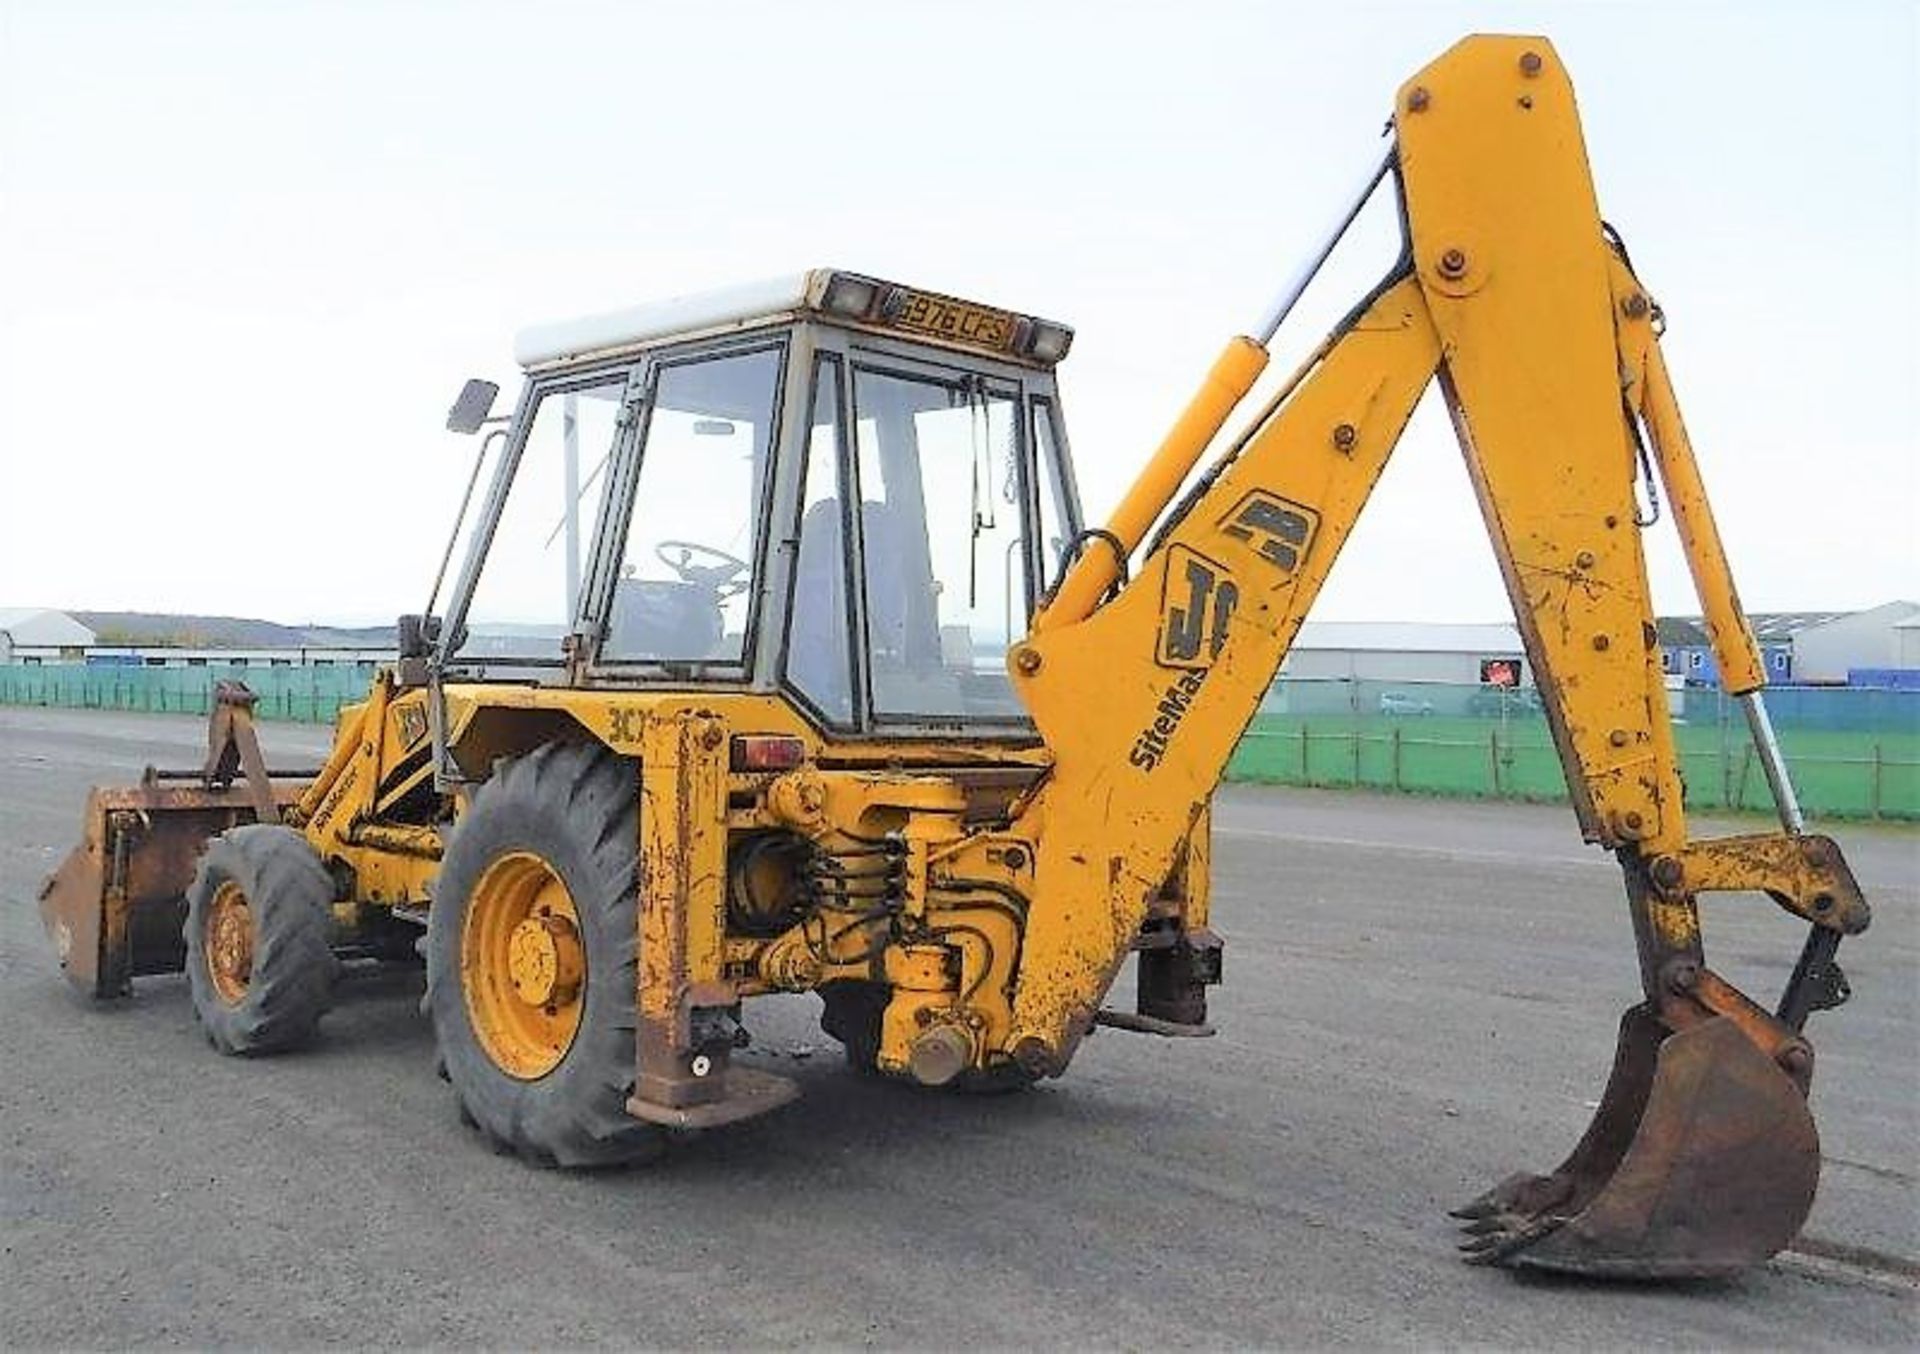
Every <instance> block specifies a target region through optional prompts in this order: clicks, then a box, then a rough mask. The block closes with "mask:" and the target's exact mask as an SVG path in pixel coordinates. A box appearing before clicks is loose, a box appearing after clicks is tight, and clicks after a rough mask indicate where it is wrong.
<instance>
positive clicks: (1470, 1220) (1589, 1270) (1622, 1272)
mask: <svg viewBox="0 0 1920 1354" xmlns="http://www.w3.org/2000/svg"><path fill="white" fill-rule="evenodd" d="M1819 1178H1820V1138H1819V1134H1818V1133H1817V1132H1816V1131H1815V1129H1814V1126H1813V1116H1812V1115H1811V1114H1810V1113H1808V1111H1807V1102H1806V1095H1805V1093H1804V1092H1803V1091H1802V1090H1801V1088H1800V1086H1799V1085H1798V1084H1797V1083H1796V1082H1795V1081H1794V1080H1793V1079H1792V1078H1791V1077H1789V1076H1788V1075H1787V1074H1786V1073H1785V1072H1784V1071H1782V1070H1781V1069H1780V1068H1779V1066H1777V1065H1776V1064H1775V1063H1774V1061H1773V1060H1772V1059H1771V1058H1769V1057H1768V1056H1767V1055H1766V1054H1765V1053H1763V1052H1762V1051H1761V1050H1760V1049H1758V1048H1756V1047H1755V1046H1754V1044H1753V1043H1752V1042H1751V1041H1750V1040H1749V1039H1748V1038H1747V1037H1746V1036H1745V1035H1744V1034H1742V1033H1741V1032H1740V1029H1739V1027H1738V1026H1736V1025H1735V1024H1734V1023H1733V1021H1731V1020H1728V1019H1726V1018H1725V1017H1722V1016H1715V1017H1711V1018H1708V1019H1706V1020H1703V1021H1702V1022H1701V1023H1699V1024H1697V1025H1693V1026H1690V1027H1689V1028H1687V1029H1685V1030H1681V1031H1679V1032H1677V1033H1676V1032H1670V1031H1669V1029H1668V1027H1667V1026H1666V1025H1665V1024H1664V1023H1663V1022H1662V1021H1661V1020H1660V1019H1659V1018H1658V1017H1656V1016H1655V1015H1654V1014H1653V1013H1652V1012H1651V1011H1649V1010H1648V1009H1647V1008H1646V1007H1644V1006H1636V1007H1634V1008H1632V1009H1631V1010H1629V1011H1628V1012H1627V1013H1626V1015H1625V1017H1624V1018H1623V1019H1622V1020H1621V1022H1620V1043H1619V1046H1618V1049H1617V1051H1616V1052H1615V1055H1614V1064H1613V1073H1612V1075H1611V1076H1610V1077H1609V1078H1608V1081H1607V1089H1606V1093H1605V1095H1603V1096H1602V1098H1601V1101H1600V1108H1599V1109H1598V1110H1597V1111H1596V1112H1595V1114H1594V1118H1593V1122H1592V1123H1591V1124H1590V1125H1589V1126H1588V1128H1587V1131H1586V1134H1585V1136H1584V1137H1582V1138H1581V1139H1580V1143H1579V1145H1578V1146H1576V1147H1575V1148H1574V1149H1573V1154H1572V1155H1571V1156H1569V1157H1568V1158H1567V1159H1566V1161H1564V1162H1563V1163H1561V1165H1560V1168H1559V1169H1558V1170H1556V1171H1555V1172H1553V1174H1551V1175H1546V1176H1533V1175H1517V1176H1513V1177H1512V1178H1510V1179H1508V1180H1505V1181H1502V1182H1501V1183H1500V1184H1498V1185H1496V1186H1495V1187H1494V1188H1493V1189H1491V1190H1488V1191H1487V1192H1486V1193H1485V1194H1483V1195H1481V1196H1480V1197H1479V1198H1477V1199H1475V1200H1473V1201H1472V1202H1471V1203H1469V1204H1467V1205H1466V1206H1465V1207H1463V1208H1461V1209H1458V1210H1456V1212H1455V1216H1456V1217H1460V1218H1464V1219H1466V1220H1467V1223H1466V1230H1467V1232H1468V1233H1469V1239H1468V1240H1467V1241H1466V1242H1465V1243H1464V1244H1463V1245H1462V1249H1463V1250H1465V1251H1466V1252H1467V1253H1468V1258H1469V1259H1471V1260H1475V1261H1478V1262H1481V1263H1488V1264H1501V1265H1509V1266H1514V1267H1528V1268H1533V1269H1546V1270H1557V1271H1561V1272H1564V1273H1571V1274H1588V1275H1597V1276H1602V1277H1608V1278H1623V1279H1656V1278H1658V1279H1666V1278H1705V1277H1712V1276H1719V1275H1727V1274H1733V1273H1735V1272H1737V1271H1739V1270H1742V1269H1746V1268H1748V1267H1749V1266H1752V1265H1755V1264H1758V1263H1760V1262H1761V1261H1763V1260H1765V1259H1767V1258H1768V1257H1769V1256H1771V1255H1773V1254H1774V1253H1775V1252H1776V1251H1778V1250H1780V1249H1781V1248H1782V1247H1784V1246H1785V1245H1787V1243H1788V1242H1790V1241H1792V1240H1793V1238H1794V1236H1795V1235H1796V1234H1797V1233H1798V1232H1799V1230H1800V1225H1801V1223H1802V1222H1804V1221H1805V1220H1806V1216H1807V1210H1808V1209H1809V1208H1811V1207H1812V1206H1813V1194H1814V1187H1815V1185H1816V1184H1817V1183H1818V1182H1819Z"/></svg>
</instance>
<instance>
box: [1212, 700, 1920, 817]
mask: <svg viewBox="0 0 1920 1354" xmlns="http://www.w3.org/2000/svg"><path fill="white" fill-rule="evenodd" d="M1669 695H1670V701H1669V708H1670V710H1671V713H1672V716H1673V720H1674V728H1673V731H1674V742H1675V745H1676V747H1677V748H1678V751H1679V755H1680V770H1681V776H1682V778H1683V780H1684V782H1685V785H1686V794H1687V804H1688V805H1689V806H1690V807H1693V808H1735V809H1751V810H1757V811H1771V809H1772V807H1773V801H1772V798H1771V796H1770V795H1769V793H1768V790H1767V781H1766V775H1765V773H1764V772H1763V771H1762V769H1761V766H1760V762H1759V759H1758V757H1757V755H1756V754H1755V753H1754V750H1753V745H1752V743H1751V742H1750V741H1749V740H1748V737H1747V724H1746V716H1745V714H1744V713H1743V712H1742V710H1741V709H1740V705H1739V702H1738V701H1737V700H1735V699H1734V698H1733V697H1731V696H1728V695H1727V694H1726V693H1724V692H1722V691H1718V690H1714V689H1710V688H1704V687H1702V688H1688V689H1685V690H1681V691H1674V692H1671V693H1669ZM1767 709H1768V711H1769V713H1770V714H1771V715H1772V717H1773V722H1774V725H1775V728H1776V729H1777V731H1778V733H1779V736H1780V745H1781V748H1782V750H1783V751H1784V752H1785V754H1786V757H1787V763H1788V765H1789V767H1790V768H1791V770H1792V773H1793V781H1794V786H1795V788H1796V790H1797V791H1798V792H1799V795H1800V799H1801V802H1802V805H1803V806H1804V807H1805V808H1806V810H1807V811H1808V812H1809V813H1813V814H1819V815H1824V816H1827V817H1840V818H1890V819H1906V820H1920V691H1892V690H1874V689H1859V688H1853V687H1781V688H1775V689H1771V690H1769V691H1768V692H1767ZM1227 776H1228V778H1229V779H1231V780H1241V781H1259V782H1265V783H1268V784H1279V785H1316V786H1341V787H1356V786H1357V787H1365V788H1369V789H1378V790H1404V791H1411V792H1414V793H1420V794H1438V795H1458V796H1471V797H1476V798H1488V799H1534V800H1564V799H1565V798H1566V797H1567V786H1566V775H1565V773H1564V772H1563V771H1562V769H1561V766H1560V756H1559V753H1558V752H1557V751H1556V750H1555V748H1554V745H1553V735H1552V734H1551V732H1550V731H1549V730H1548V728H1547V721H1546V716H1545V714H1544V713H1543V712H1542V711H1541V708H1540V703H1539V699H1538V697H1537V696H1536V695H1535V694H1534V693H1533V692H1532V691H1531V690H1519V691H1503V690H1501V689H1499V688H1493V687H1485V686H1476V685H1464V686H1463V685H1456V684H1452V683H1432V682H1390V683H1389V682H1370V681H1346V680H1328V681H1321V680H1294V679H1282V680H1281V681H1279V682H1276V683H1275V684H1274V687H1273V690H1272V691H1270V692H1269V693H1268V694H1267V698H1266V699H1265V700H1264V701H1262V702H1261V707H1260V712H1259V714H1258V715H1256V716H1255V717H1254V721H1253V724H1252V726H1251V727H1250V728H1249V729H1248V730H1247V734H1246V737H1244V738H1243V739H1242V740H1241V742H1240V747H1239V749H1238V750H1237V751H1236V752H1235V753H1234V757H1233V760H1232V762H1231V763H1230V764H1229V766H1228V769H1227Z"/></svg>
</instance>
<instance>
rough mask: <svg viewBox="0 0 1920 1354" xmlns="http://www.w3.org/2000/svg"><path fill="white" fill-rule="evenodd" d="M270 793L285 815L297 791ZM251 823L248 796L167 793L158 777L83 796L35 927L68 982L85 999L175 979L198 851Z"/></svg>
mask: <svg viewBox="0 0 1920 1354" xmlns="http://www.w3.org/2000/svg"><path fill="white" fill-rule="evenodd" d="M272 794H273V802H274V804H275V806H276V807H277V808H280V809H284V808H285V807H286V806H288V805H290V804H292V803H293V802H294V801H295V800H296V799H297V798H298V795H299V788H298V786H295V785H289V784H285V783H274V784H273V785H272ZM256 816H257V815H256V809H255V805H254V801H253V796H252V793H251V792H250V791H249V790H248V789H246V788H243V787H240V786H228V787H226V788H225V789H209V788H207V787H206V786H203V785H168V784H165V783H164V781H163V779H162V778H161V777H160V776H159V775H149V776H147V777H146V778H145V779H143V780H142V781H141V783H140V784H139V785H135V786H123V787H117V788H113V789H96V790H94V791H93V792H92V793H91V794H90V795H88V796H87V807H86V820H85V826H84V829H83V834H82V837H81V841H80V845H79V846H77V847H75V848H74V849H73V851H72V852H71V853H69V855H68V856H67V858H66V860H65V861H64V862H62V864H61V865H60V868H59V869H57V870H56V871H54V873H53V874H52V875H51V876H50V877H49V878H48V879H47V881H46V883H45V884H43V885H42V886H41V889H40V919H41V922H42V923H43V924H44V925H45V927H46V930H47V935H48V937H49V938H50V939H51V940H52V941H53V945H54V950H55V952H56V953H57V954H58V955H59V959H60V967H61V968H62V969H63V970H64V971H65V972H66V975H67V977H68V979H69V980H70V981H71V982H72V983H73V984H74V985H75V986H76V987H78V988H80V989H81V990H82V991H84V992H87V993H89V994H90V995H92V996H96V997H117V996H124V995H126V993H127V992H128V991H129V990H130V986H131V983H132V980H133V979H135V978H138V977H143V976H145V975H147V974H151V973H176V972H178V971H179V970H180V969H181V967H182V965H183V964H184V963H185V962H186V948H185V944H184V942H183V941H182V940H181V935H180V928H181V926H182V925H183V924H184V922H185V920H186V893H187V887H188V885H190V884H191V883H192V882H193V872H194V868H195V866H196V865H197V863H198V862H199V859H200V852H201V850H202V849H203V848H204V847H205V846H206V844H207V842H208V841H209V840H210V839H212V838H213V837H216V836H218V835H219V834H220V833H222V832H225V831H226V830H227V829H228V828H230V827H235V826H237V825H239V824H241V823H251V822H254V821H255V820H256Z"/></svg>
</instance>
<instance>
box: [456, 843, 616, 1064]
mask: <svg viewBox="0 0 1920 1354" xmlns="http://www.w3.org/2000/svg"><path fill="white" fill-rule="evenodd" d="M586 984H587V953H586V945H585V943H584V941H583V940H582V938H581V935H580V914H579V913H578V912H577V911H576V910H575V908H574V905H573V896H572V895H571V894H570V893H569V892H568V891H567V886H566V883H565V881H563V880H562V879H561V878H560V874H559V871H558V870H557V869H556V868H555V867H554V866H553V865H552V864H551V863H550V862H549V861H547V860H546V859H545V858H544V857H542V856H540V855H538V854H536V853H534V852H532V851H509V852H506V853H505V854H503V855H500V856H498V857H496V858H495V859H494V860H493V861H492V862H491V863H490V864H489V865H488V866H487V867H486V869H484V870H482V871H481V873H480V877H479V879H477V880H475V881H474V885H473V892H472V894H471V895H470V896H469V897H468V899H467V906H466V917H465V920H464V921H463V922H462V924H461V931H460V986H461V990H462V993H463V994H464V996H465V997H466V1005H467V1015H468V1018H469V1020H470V1021H471V1024H472V1028H473V1034H474V1038H475V1039H476V1040H477V1041H478V1042H479V1044H480V1047H481V1049H482V1050H484V1051H485V1053H486V1055H487V1057H489V1058H490V1059H492V1061H493V1064H494V1066H496V1067H498V1068H499V1069H500V1070H501V1071H503V1072H505V1073H506V1074H507V1075H509V1076H512V1077H517V1078H519V1079H520V1080H522V1081H535V1080H538V1079H539V1078H541V1077H544V1076H546V1075H547V1074H548V1073H549V1072H551V1071H553V1069H554V1068H556V1067H558V1066H559V1065H560V1063H561V1061H562V1059H564V1058H565V1057H566V1056H567V1050H568V1049H569V1048H571V1047H572V1046H573V1040H574V1036H575V1035H576V1034H578V1033H579V1030H580V1018H581V1014H582V1011H583V1008H584V1006H585V993H586Z"/></svg>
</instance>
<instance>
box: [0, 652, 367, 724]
mask: <svg viewBox="0 0 1920 1354" xmlns="http://www.w3.org/2000/svg"><path fill="white" fill-rule="evenodd" d="M372 678H373V667H372V665H371V664H366V665H362V664H358V663H340V664H336V665H334V666H331V667H313V666H307V667H296V666H291V665H290V666H287V667H259V666H246V667H226V666H221V667H197V668H150V667H132V666H120V665H108V664H100V665H97V666H96V665H88V664H81V663H49V664H46V665H44V666H38V665H33V664H21V663H13V664H0V705H49V706H59V707H64V708H67V709H83V710H151V711H153V712H154V713H156V714H193V715H204V714H206V713H207V712H208V711H209V710H210V709H212V707H213V684H214V683H215V682H219V681H242V682H245V683H246V684H247V685H248V686H249V687H251V688H252V689H253V691H254V693H255V694H256V695H257V696H259V698H260V703H259V705H257V706H256V707H255V709H256V710H257V712H258V713H259V715H260V717H261V718H263V719H290V720H300V721H302V722H307V723H318V724H327V723H331V722H332V721H333V717H334V714H335V713H336V712H337V711H338V710H339V709H340V707H341V706H342V705H349V704H352V703H353V702H354V701H357V700H360V699H362V698H363V697H365V695H366V694H367V686H368V684H369V683H370V682H371V680H372Z"/></svg>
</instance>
